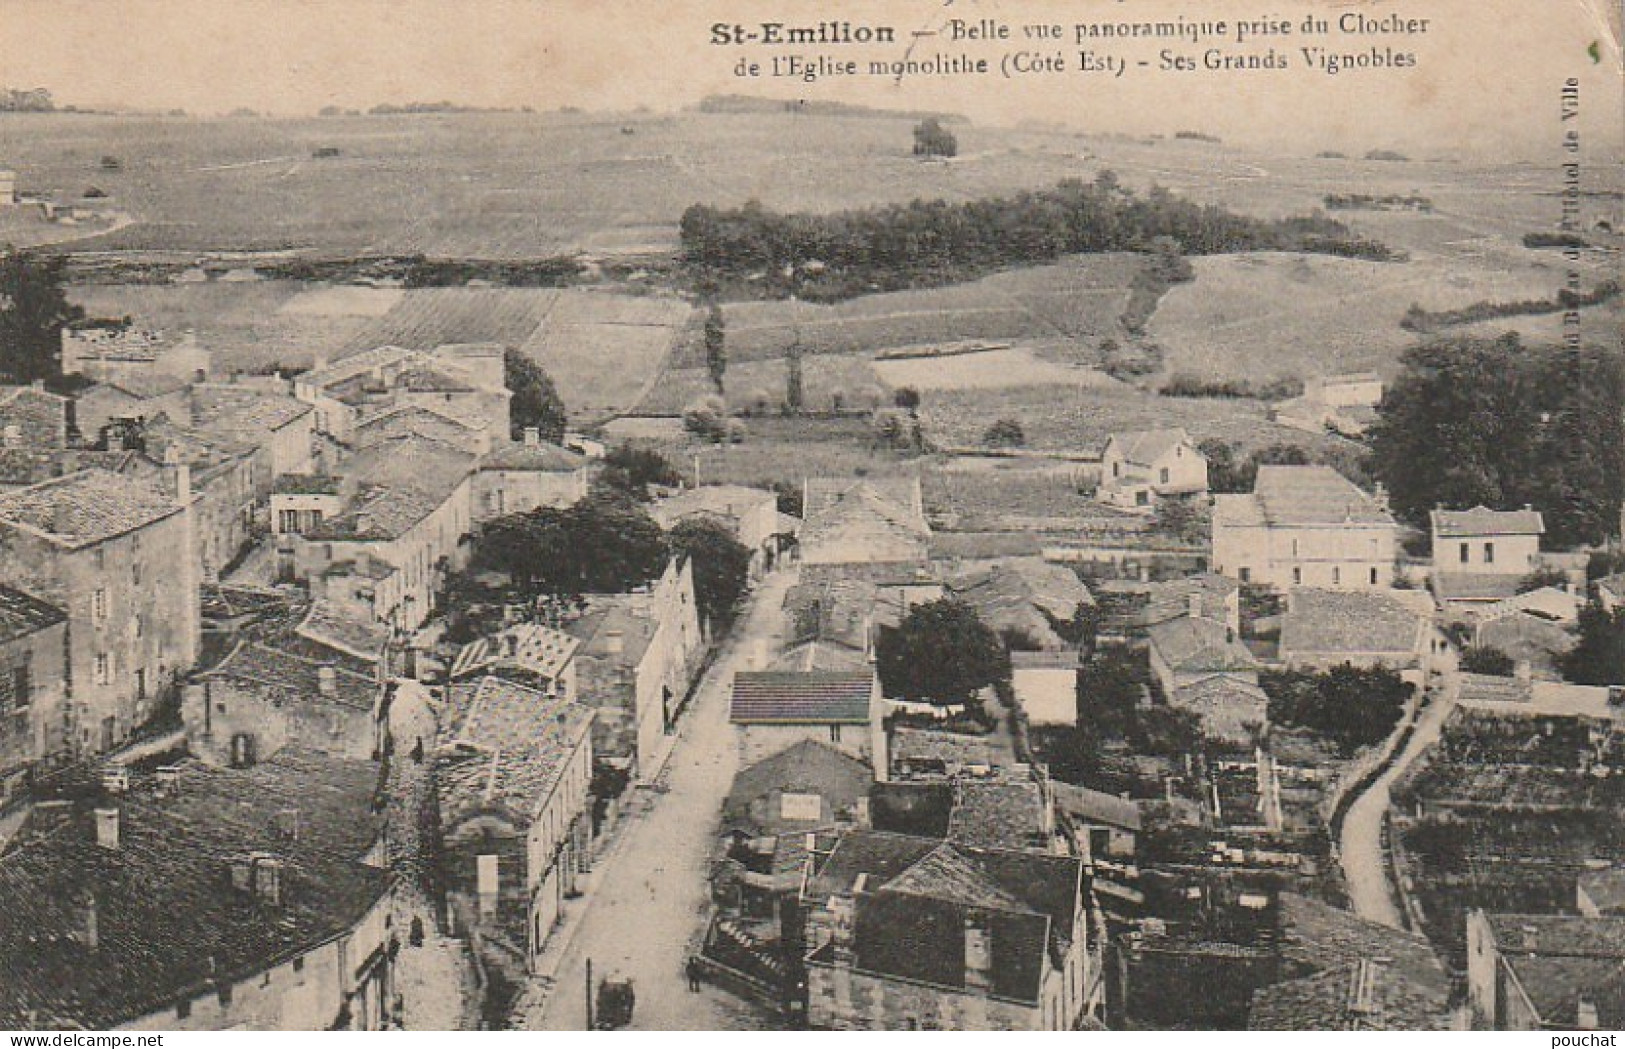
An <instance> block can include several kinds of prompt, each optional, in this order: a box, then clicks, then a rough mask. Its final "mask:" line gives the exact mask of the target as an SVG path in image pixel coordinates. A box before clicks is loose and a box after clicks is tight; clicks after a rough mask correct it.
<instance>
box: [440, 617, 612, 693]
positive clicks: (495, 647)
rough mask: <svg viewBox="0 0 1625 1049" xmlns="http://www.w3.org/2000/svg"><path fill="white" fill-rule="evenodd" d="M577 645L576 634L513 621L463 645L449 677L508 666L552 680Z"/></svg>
mask: <svg viewBox="0 0 1625 1049" xmlns="http://www.w3.org/2000/svg"><path fill="white" fill-rule="evenodd" d="M580 648H581V641H580V639H579V638H576V637H573V636H571V635H569V634H567V633H565V632H564V631H562V630H555V629H553V628H552V627H549V626H543V625H542V624H540V623H516V624H514V625H513V626H510V627H507V628H506V629H504V630H501V631H498V632H497V633H495V634H493V635H491V636H490V637H488V638H479V639H477V640H475V641H470V642H469V643H468V644H466V645H464V646H463V647H462V649H461V651H459V652H458V653H457V658H456V659H455V660H454V661H453V662H452V667H451V670H450V672H449V676H450V677H451V678H452V679H454V680H455V679H459V678H464V677H468V676H469V675H471V674H476V673H484V672H486V671H487V670H489V669H490V668H493V667H511V668H513V669H516V670H522V671H525V672H527V673H530V674H534V675H537V676H538V677H541V678H545V679H547V680H549V681H552V680H556V679H557V678H558V676H559V675H560V674H561V673H562V672H563V671H564V668H565V667H566V666H568V665H569V664H570V661H571V660H572V659H574V658H575V655H576V652H577V651H578V650H579V649H580Z"/></svg>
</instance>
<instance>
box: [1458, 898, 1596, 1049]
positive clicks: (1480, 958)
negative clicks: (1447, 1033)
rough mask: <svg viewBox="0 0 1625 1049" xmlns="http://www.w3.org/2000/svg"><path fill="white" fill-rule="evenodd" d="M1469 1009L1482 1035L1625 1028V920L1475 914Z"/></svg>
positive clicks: (1470, 930) (1470, 920)
mask: <svg viewBox="0 0 1625 1049" xmlns="http://www.w3.org/2000/svg"><path fill="white" fill-rule="evenodd" d="M1467 1006H1468V1009H1469V1010H1470V1012H1471V1016H1472V1024H1473V1029H1474V1030H1478V1031H1595V1030H1604V1031H1607V1030H1618V1029H1619V1027H1620V1026H1621V1025H1625V918H1619V917H1606V916H1591V917H1588V916H1583V915H1559V914H1494V913H1488V912H1485V911H1483V910H1479V909H1476V908H1475V909H1474V910H1471V911H1469V912H1468V914H1467Z"/></svg>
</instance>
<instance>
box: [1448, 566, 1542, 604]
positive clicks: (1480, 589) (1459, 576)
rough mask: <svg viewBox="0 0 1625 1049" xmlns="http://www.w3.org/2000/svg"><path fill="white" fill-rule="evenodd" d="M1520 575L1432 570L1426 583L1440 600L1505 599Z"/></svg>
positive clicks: (1516, 590) (1512, 594)
mask: <svg viewBox="0 0 1625 1049" xmlns="http://www.w3.org/2000/svg"><path fill="white" fill-rule="evenodd" d="M1519 582H1520V577H1519V576H1515V575H1507V574H1505V573H1495V572H1434V573H1433V575H1432V577H1431V578H1430V579H1429V581H1428V583H1429V585H1430V586H1431V587H1432V588H1433V593H1434V595H1435V596H1436V597H1438V599H1439V600H1440V601H1505V600H1506V599H1507V598H1510V597H1514V596H1516V595H1517V593H1518V583H1519Z"/></svg>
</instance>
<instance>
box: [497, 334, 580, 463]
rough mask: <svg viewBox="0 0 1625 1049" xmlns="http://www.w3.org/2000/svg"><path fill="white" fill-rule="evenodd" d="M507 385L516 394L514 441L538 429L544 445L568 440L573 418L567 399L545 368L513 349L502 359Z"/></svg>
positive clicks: (511, 422)
mask: <svg viewBox="0 0 1625 1049" xmlns="http://www.w3.org/2000/svg"><path fill="white" fill-rule="evenodd" d="M502 371H503V385H505V386H507V387H508V389H509V391H510V392H512V393H513V400H511V401H509V402H508V426H509V431H510V432H509V436H510V437H512V438H513V439H514V440H518V439H519V437H520V436H521V435H522V434H523V433H524V432H525V430H526V428H528V427H531V426H534V427H536V429H537V430H539V431H540V433H541V438H542V440H544V441H552V442H553V443H554V444H558V443H559V442H560V441H562V440H564V430H565V427H566V426H567V425H568V422H569V418H568V416H567V415H566V413H565V410H564V399H563V398H561V397H560V396H559V391H558V390H557V389H556V388H555V387H554V386H553V380H552V379H551V378H549V377H548V374H547V372H545V371H543V370H542V366H541V365H540V364H537V363H536V362H535V361H533V360H531V359H530V358H529V357H527V356H525V355H524V354H523V353H522V352H520V351H519V350H516V349H514V348H513V347H509V348H508V349H507V350H506V351H504V353H503V355H502Z"/></svg>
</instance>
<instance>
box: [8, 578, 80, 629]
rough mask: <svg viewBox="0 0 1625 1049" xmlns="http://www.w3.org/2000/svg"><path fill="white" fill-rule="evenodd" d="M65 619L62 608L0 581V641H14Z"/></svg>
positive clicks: (63, 621)
mask: <svg viewBox="0 0 1625 1049" xmlns="http://www.w3.org/2000/svg"><path fill="white" fill-rule="evenodd" d="M67 620H68V613H67V612H66V611H65V610H64V609H61V608H58V607H57V606H55V605H53V604H50V603H49V602H46V601H43V600H41V599H40V598H37V597H35V596H34V595H33V594H30V593H27V592H25V591H22V590H18V589H16V588H15V587H10V586H6V585H5V584H3V583H0V642H6V641H15V640H17V639H18V638H20V637H27V636H28V635H29V634H33V633H37V632H38V631H41V630H44V629H45V628H47V627H52V626H55V625H56V624H58V623H65V622H67Z"/></svg>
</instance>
